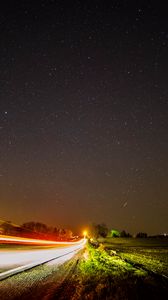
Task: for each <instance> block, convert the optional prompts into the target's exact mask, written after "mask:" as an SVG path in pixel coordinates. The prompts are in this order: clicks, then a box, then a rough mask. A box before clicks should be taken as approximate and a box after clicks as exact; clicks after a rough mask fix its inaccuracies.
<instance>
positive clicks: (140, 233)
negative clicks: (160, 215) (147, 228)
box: [136, 232, 148, 238]
mask: <svg viewBox="0 0 168 300" xmlns="http://www.w3.org/2000/svg"><path fill="white" fill-rule="evenodd" d="M147 236H148V235H147V233H146V232H138V233H137V235H136V238H147Z"/></svg>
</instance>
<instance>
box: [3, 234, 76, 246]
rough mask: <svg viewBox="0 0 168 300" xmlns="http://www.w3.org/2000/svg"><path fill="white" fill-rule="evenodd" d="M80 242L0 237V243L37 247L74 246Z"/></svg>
mask: <svg viewBox="0 0 168 300" xmlns="http://www.w3.org/2000/svg"><path fill="white" fill-rule="evenodd" d="M80 241H81V240H79V241H76V242H72V241H71V242H68V241H64V242H56V241H48V240H40V239H30V238H22V237H14V236H6V235H0V243H4V242H7V243H24V244H38V245H51V244H52V245H65V244H69V245H70V244H76V243H80Z"/></svg>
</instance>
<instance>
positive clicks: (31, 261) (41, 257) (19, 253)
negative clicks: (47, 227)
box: [0, 237, 86, 280]
mask: <svg viewBox="0 0 168 300" xmlns="http://www.w3.org/2000/svg"><path fill="white" fill-rule="evenodd" d="M6 239H8V241H10V239H11V238H10V237H7V238H6ZM13 239H14V238H12V240H13ZM16 239H18V238H15V242H16ZM21 240H22V242H23V239H21ZM25 240H26V241H24V243H26V244H31V245H32V244H33V245H35V244H36V245H38V248H33V246H31V249H30V246H28V249H27V247H26V246H25V247H23V249H19V250H18V249H17V248H16V249H15V248H13V249H12V250H10V245H9V246H8V247H7V248H6V249H3V250H2V249H1V250H0V280H2V279H5V278H7V277H9V276H11V275H14V274H17V273H20V272H22V271H25V270H28V269H31V268H33V267H35V266H38V265H41V264H43V263H45V262H49V261H52V260H55V259H56V260H57V263H61V262H62V257H64V259H63V262H65V261H66V260H69V259H70V258H71V257H72V256H73V255H75V254H76V253H77V252H78V251H79V250H81V249H82V248H83V247H84V245H85V242H86V240H85V239H82V240H80V241H78V242H69V243H68V242H52V241H38V242H37V243H36V240H28V239H25ZM32 241H33V242H32ZM44 242H45V246H39V244H40V243H42V244H44ZM46 246H47V247H46Z"/></svg>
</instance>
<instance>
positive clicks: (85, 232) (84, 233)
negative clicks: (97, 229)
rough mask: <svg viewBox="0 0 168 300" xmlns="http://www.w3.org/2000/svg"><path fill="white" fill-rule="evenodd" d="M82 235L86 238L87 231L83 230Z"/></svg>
mask: <svg viewBox="0 0 168 300" xmlns="http://www.w3.org/2000/svg"><path fill="white" fill-rule="evenodd" d="M83 235H84V238H85V237H86V236H87V231H86V230H84V232H83Z"/></svg>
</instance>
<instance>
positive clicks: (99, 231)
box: [92, 223, 108, 239]
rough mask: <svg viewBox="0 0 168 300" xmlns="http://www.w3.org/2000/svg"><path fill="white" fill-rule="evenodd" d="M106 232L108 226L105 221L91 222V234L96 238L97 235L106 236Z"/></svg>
mask: <svg viewBox="0 0 168 300" xmlns="http://www.w3.org/2000/svg"><path fill="white" fill-rule="evenodd" d="M107 233H108V228H107V226H106V224H105V223H101V224H93V225H92V235H93V237H95V238H96V239H97V238H99V237H104V238H105V237H106V236H107Z"/></svg>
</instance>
